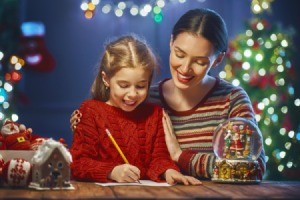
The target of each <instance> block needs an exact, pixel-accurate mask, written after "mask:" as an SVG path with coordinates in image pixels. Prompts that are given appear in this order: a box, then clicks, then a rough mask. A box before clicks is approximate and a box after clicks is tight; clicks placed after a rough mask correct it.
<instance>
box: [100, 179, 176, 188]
mask: <svg viewBox="0 0 300 200" xmlns="http://www.w3.org/2000/svg"><path fill="white" fill-rule="evenodd" d="M140 182H141V183H138V182H135V183H115V182H114V183H96V184H97V185H101V186H122V185H127V186H130V185H138V186H154V187H157V186H160V187H168V186H171V185H170V184H168V183H165V182H163V183H158V182H154V181H150V180H140Z"/></svg>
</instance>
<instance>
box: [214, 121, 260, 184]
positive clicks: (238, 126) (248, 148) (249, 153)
mask: <svg viewBox="0 0 300 200" xmlns="http://www.w3.org/2000/svg"><path fill="white" fill-rule="evenodd" d="M213 148H214V153H215V155H216V157H217V158H216V161H215V167H214V171H213V178H212V180H213V181H217V182H234V183H241V182H242V183H245V182H255V183H256V182H260V181H261V177H259V164H258V162H257V158H258V157H259V155H260V153H261V151H262V148H263V140H262V134H261V132H260V130H259V128H258V126H257V125H256V124H255V123H253V122H252V121H250V120H248V119H245V118H240V117H235V118H231V119H228V120H227V121H225V122H224V123H222V124H220V125H219V126H218V127H217V128H216V130H215V132H214V137H213Z"/></svg>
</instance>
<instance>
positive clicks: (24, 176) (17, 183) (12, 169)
mask: <svg viewBox="0 0 300 200" xmlns="http://www.w3.org/2000/svg"><path fill="white" fill-rule="evenodd" d="M2 178H3V180H4V183H5V184H7V185H8V186H11V187H25V186H28V184H29V183H30V181H31V180H32V166H31V164H30V162H28V161H26V160H24V159H22V158H15V159H11V160H10V161H8V162H6V163H5V164H4V166H3V168H2Z"/></svg>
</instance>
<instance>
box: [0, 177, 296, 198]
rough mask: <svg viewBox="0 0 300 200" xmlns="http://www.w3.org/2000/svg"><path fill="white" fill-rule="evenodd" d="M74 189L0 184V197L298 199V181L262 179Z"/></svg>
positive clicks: (84, 184) (79, 185)
mask: <svg viewBox="0 0 300 200" xmlns="http://www.w3.org/2000/svg"><path fill="white" fill-rule="evenodd" d="M72 184H73V186H74V187H75V190H60V191H57V190H56V191H55V190H52V191H36V190H33V189H10V188H0V199H203V198H204V199H272V198H277V199H278V198H279V199H299V198H300V181H297V182H274V181H263V182H262V183H260V184H256V185H237V184H222V183H214V182H210V181H203V185H202V186H183V185H176V186H172V187H150V186H113V187H103V186H99V185H96V184H94V183H87V182H72Z"/></svg>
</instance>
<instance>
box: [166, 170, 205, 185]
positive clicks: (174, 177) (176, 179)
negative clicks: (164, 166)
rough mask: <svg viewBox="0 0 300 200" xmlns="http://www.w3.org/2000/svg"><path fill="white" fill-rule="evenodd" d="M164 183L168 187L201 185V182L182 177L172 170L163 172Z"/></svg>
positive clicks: (189, 177) (192, 178) (190, 177)
mask: <svg viewBox="0 0 300 200" xmlns="http://www.w3.org/2000/svg"><path fill="white" fill-rule="evenodd" d="M165 177H166V181H167V183H168V184H170V185H174V184H176V183H182V184H184V185H202V182H201V181H199V180H198V179H196V178H194V177H192V176H184V175H183V174H181V173H180V172H178V171H176V170H174V169H168V170H167V171H166V172H165Z"/></svg>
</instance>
